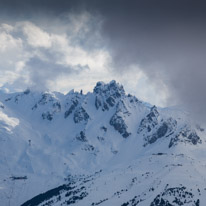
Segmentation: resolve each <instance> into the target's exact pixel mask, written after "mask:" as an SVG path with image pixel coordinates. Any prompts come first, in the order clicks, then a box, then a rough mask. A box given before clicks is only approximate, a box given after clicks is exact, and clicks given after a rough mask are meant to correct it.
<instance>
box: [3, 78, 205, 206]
mask: <svg viewBox="0 0 206 206" xmlns="http://www.w3.org/2000/svg"><path fill="white" fill-rule="evenodd" d="M0 137H1V139H0V141H1V149H0V151H1V154H0V158H1V159H0V161H1V165H2V168H1V170H0V187H1V190H0V199H1V200H2V202H3V203H4V205H5V206H7V205H12V206H15V205H24V206H25V205H30V206H31V205H39V206H40V205H41V206H42V205H51V206H55V205H56V206H59V205H122V206H125V205H151V206H154V205H162V206H164V205H194V206H197V205H200V203H202V202H203V203H204V201H205V200H204V195H201V194H200V193H203V194H204V193H205V190H204V183H205V181H206V180H205V177H204V171H205V168H206V163H205V160H204V158H203V157H204V151H205V149H206V148H205V147H206V144H205V141H206V140H205V130H204V128H202V127H200V126H198V125H196V123H195V122H194V121H193V120H191V119H190V118H189V116H188V115H187V114H185V112H184V111H182V112H180V111H179V110H175V109H173V108H168V109H164V108H159V107H156V106H153V105H151V106H150V105H149V104H148V103H144V102H142V101H140V100H139V99H137V98H136V97H135V96H132V95H130V94H126V92H125V91H124V88H123V86H122V85H120V84H118V83H117V82H116V81H114V80H113V81H111V82H110V83H108V84H106V83H104V82H97V84H96V86H95V87H94V90H93V92H89V93H87V94H83V93H82V92H74V91H73V90H71V91H70V92H69V93H67V94H66V95H64V94H61V93H59V92H33V91H31V90H29V89H27V90H25V91H24V92H19V93H14V94H6V93H1V95H0ZM201 155H202V156H203V157H201ZM200 160H201V161H200ZM190 168H192V169H190ZM196 168H200V169H198V170H197V169H196ZM176 170H177V171H176ZM190 170H191V171H190ZM158 171H159V172H158ZM183 171H184V173H185V174H187V175H186V177H182V176H181V174H182V172H183ZM195 174H198V177H196V175H195ZM178 175H180V176H181V178H178ZM190 177H192V178H190ZM117 178H120V179H121V180H120V179H119V181H117ZM190 179H191V180H190ZM194 182H196V185H197V186H194ZM152 185H153V186H152ZM100 188H101V189H100ZM120 188H121V189H120ZM198 189H199V190H201V192H199V190H198ZM100 190H103V191H104V192H100ZM98 191H99V192H98ZM40 193H42V195H40ZM190 193H191V194H190ZM177 194H178V195H177ZM29 199H30V200H29ZM40 200H41V201H40Z"/></svg>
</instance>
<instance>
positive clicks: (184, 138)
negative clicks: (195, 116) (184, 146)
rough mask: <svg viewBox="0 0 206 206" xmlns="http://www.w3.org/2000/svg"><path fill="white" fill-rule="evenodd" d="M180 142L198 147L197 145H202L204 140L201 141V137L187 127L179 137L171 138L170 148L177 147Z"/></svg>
mask: <svg viewBox="0 0 206 206" xmlns="http://www.w3.org/2000/svg"><path fill="white" fill-rule="evenodd" d="M178 142H183V143H187V142H188V143H191V144H193V145H196V144H197V143H202V140H201V139H200V137H199V136H198V135H197V133H196V132H195V131H192V130H191V129H190V128H188V127H185V128H184V129H182V130H181V131H180V132H179V133H178V134H177V135H175V136H174V137H172V138H171V140H170V143H169V148H170V147H172V146H174V145H177V144H178Z"/></svg>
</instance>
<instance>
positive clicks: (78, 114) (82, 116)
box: [73, 107, 89, 123]
mask: <svg viewBox="0 0 206 206" xmlns="http://www.w3.org/2000/svg"><path fill="white" fill-rule="evenodd" d="M73 119H74V122H75V123H80V122H82V121H85V122H87V121H88V120H89V115H88V114H87V112H86V111H85V109H84V108H83V107H80V108H78V109H77V110H76V111H75V112H74V118H73Z"/></svg>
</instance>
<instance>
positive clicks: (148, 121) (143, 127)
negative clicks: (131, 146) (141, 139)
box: [137, 106, 159, 133]
mask: <svg viewBox="0 0 206 206" xmlns="http://www.w3.org/2000/svg"><path fill="white" fill-rule="evenodd" d="M158 117H159V112H158V111H157V107H156V106H153V107H152V108H151V110H150V113H149V114H148V115H147V116H146V117H145V118H144V119H142V121H141V123H140V126H139V128H138V131H137V133H140V132H142V131H146V132H151V130H152V129H153V128H154V127H155V126H156V125H158Z"/></svg>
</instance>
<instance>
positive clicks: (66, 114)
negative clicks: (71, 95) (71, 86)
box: [64, 100, 79, 118]
mask: <svg viewBox="0 0 206 206" xmlns="http://www.w3.org/2000/svg"><path fill="white" fill-rule="evenodd" d="M78 103H79V102H78V100H73V101H72V104H71V106H70V107H69V109H68V110H67V111H66V112H65V113H64V118H67V117H68V116H69V115H70V114H71V113H72V112H73V111H74V110H75V108H76V107H77V105H78Z"/></svg>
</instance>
